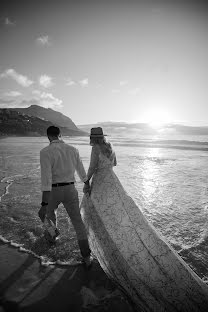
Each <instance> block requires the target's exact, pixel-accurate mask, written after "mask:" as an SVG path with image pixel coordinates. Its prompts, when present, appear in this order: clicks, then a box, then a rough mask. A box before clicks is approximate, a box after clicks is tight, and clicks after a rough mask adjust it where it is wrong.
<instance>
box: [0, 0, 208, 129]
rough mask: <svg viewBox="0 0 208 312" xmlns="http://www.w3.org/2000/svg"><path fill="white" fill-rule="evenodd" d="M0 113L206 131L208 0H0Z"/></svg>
mask: <svg viewBox="0 0 208 312" xmlns="http://www.w3.org/2000/svg"><path fill="white" fill-rule="evenodd" d="M0 42H1V46H0V108H4V107H6V108H9V107H28V106H30V105H32V104H35V105H40V106H43V107H47V108H52V109H54V110H57V111H60V112H62V113H63V114H65V115H67V116H69V117H70V118H71V119H72V120H73V121H74V122H75V124H77V125H83V124H90V123H96V122H103V121H126V122H149V123H152V124H154V123H156V124H157V123H160V122H182V123H188V124H200V125H201V124H203V125H208V92H207V90H208V88H207V82H208V75H207V69H208V57H207V55H208V5H206V1H204V2H203V1H199V0H198V1H185V0H184V1H183V0H181V1H177V0H175V1H169V0H166V1H162V0H160V1H157V0H155V1H150V0H149V1H148V0H146V1H144V0H143V1H140V0H137V1H136V0H135V1H131V0H128V1H123V0H120V1H114V0H111V1H108V0H105V1H99V0H97V1H88V0H85V1H80V0H75V1H71V0H68V1H67V0H65V1H64V0H58V1H57V0H54V1H47V0H45V1H44V0H41V1H39V0H35V1H34V0H33V1H31V0H27V1H23V0H18V1H14V0H12V1H11V0H6V1H4V0H0Z"/></svg>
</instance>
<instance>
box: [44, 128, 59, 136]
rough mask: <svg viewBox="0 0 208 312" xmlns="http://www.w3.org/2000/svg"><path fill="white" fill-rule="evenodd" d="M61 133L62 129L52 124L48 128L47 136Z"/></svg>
mask: <svg viewBox="0 0 208 312" xmlns="http://www.w3.org/2000/svg"><path fill="white" fill-rule="evenodd" d="M59 134H60V129H59V128H58V127H56V126H50V127H48V129H47V136H49V135H50V136H57V137H58V136H59Z"/></svg>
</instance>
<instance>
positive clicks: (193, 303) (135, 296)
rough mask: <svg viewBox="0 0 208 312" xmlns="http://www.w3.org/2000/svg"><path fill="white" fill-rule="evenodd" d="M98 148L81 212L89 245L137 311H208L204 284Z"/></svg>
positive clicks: (207, 287)
mask: <svg viewBox="0 0 208 312" xmlns="http://www.w3.org/2000/svg"><path fill="white" fill-rule="evenodd" d="M113 164H114V159H113V157H111V158H108V157H106V156H105V155H103V154H102V153H101V152H100V153H99V160H98V163H97V167H96V169H95V170H94V174H93V178H92V188H91V194H90V196H88V195H84V196H83V199H82V203H81V214H82V217H83V221H84V223H85V226H86V229H87V232H88V235H89V242H90V247H91V249H92V252H93V254H94V255H95V256H96V258H97V259H98V261H99V263H100V265H101V267H102V268H103V270H104V271H105V272H106V274H107V275H108V276H109V277H110V278H112V279H113V280H114V281H115V282H116V283H117V284H118V285H119V286H120V287H121V288H122V289H123V291H124V292H125V293H126V294H127V295H128V296H129V297H130V298H131V300H132V302H134V304H135V306H136V308H137V309H138V311H155V312H160V311H168V312H172V311H183V312H185V311H187V312H190V311H201V312H203V311H208V286H207V285H206V284H205V283H204V282H203V281H202V280H201V279H200V278H199V277H198V275H197V274H196V273H194V272H193V271H192V270H191V268H190V267H189V266H188V265H187V264H186V263H185V262H184V261H183V259H182V258H181V257H180V256H179V255H178V254H177V252H176V251H174V250H173V248H172V247H171V246H170V245H169V244H168V243H167V242H165V240H164V239H163V238H162V237H161V236H160V235H159V233H158V232H157V231H156V230H155V229H154V227H153V226H152V225H151V224H150V223H149V222H148V221H147V219H146V218H145V216H144V215H143V213H142V212H141V210H140V209H139V207H138V206H137V205H136V204H135V202H134V201H133V199H132V198H131V197H130V196H129V195H128V194H127V192H126V191H125V189H124V188H123V186H122V184H121V183H120V181H119V179H118V177H117V176H116V174H115V173H114V171H113Z"/></svg>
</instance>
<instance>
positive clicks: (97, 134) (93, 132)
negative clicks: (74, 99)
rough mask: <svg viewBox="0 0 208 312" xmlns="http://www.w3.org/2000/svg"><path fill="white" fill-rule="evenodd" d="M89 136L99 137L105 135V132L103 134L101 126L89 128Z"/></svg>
mask: <svg viewBox="0 0 208 312" xmlns="http://www.w3.org/2000/svg"><path fill="white" fill-rule="evenodd" d="M90 136H91V137H93V138H99V137H103V136H106V134H103V129H102V128H101V127H97V128H91V132H90Z"/></svg>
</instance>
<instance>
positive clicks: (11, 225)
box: [0, 137, 208, 312]
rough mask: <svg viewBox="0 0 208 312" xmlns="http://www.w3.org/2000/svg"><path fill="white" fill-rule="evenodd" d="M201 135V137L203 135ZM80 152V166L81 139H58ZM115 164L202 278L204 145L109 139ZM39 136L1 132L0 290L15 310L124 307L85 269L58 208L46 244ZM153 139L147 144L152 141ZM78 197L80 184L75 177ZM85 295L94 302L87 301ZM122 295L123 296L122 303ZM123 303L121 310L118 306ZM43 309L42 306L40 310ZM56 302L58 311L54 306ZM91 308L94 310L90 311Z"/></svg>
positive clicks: (85, 154)
mask: <svg viewBox="0 0 208 312" xmlns="http://www.w3.org/2000/svg"><path fill="white" fill-rule="evenodd" d="M202 139H204V142H206V141H205V139H206V138H202ZM64 140H65V141H66V142H67V143H69V144H72V145H73V146H75V147H77V148H78V150H79V151H80V155H81V158H82V160H83V163H84V166H85V168H86V169H87V168H88V165H89V159H90V146H89V142H88V138H81V137H80V138H67V137H66V138H64ZM111 142H113V145H114V149H115V151H116V154H117V161H118V165H117V167H116V168H115V169H114V170H115V172H116V174H117V175H118V177H119V179H120V181H121V182H122V184H123V186H124V188H125V189H126V190H127V192H128V193H129V195H130V196H131V197H132V198H133V199H134V200H135V202H136V203H137V205H138V207H139V209H141V210H142V212H143V213H144V215H145V216H146V218H147V219H148V220H149V221H150V222H151V223H152V224H153V225H154V227H155V228H156V230H157V231H158V232H159V233H160V234H161V235H163V236H164V238H165V239H166V240H167V241H168V242H169V243H170V244H171V246H172V247H173V248H174V249H175V250H176V251H177V252H178V253H179V254H180V256H181V257H182V258H183V259H184V260H185V262H186V263H187V264H188V265H189V266H190V267H191V268H192V269H193V270H194V271H195V273H197V274H198V275H199V276H200V277H201V278H202V279H203V280H204V281H205V282H207V280H208V270H207V267H208V262H207V253H208V249H207V240H208V235H207V219H208V218H207V207H208V205H207V202H208V199H207V175H208V172H207V170H208V169H207V157H208V156H207V152H206V150H205V149H204V145H205V143H204V142H203V141H202V140H200V138H198V139H197V140H196V138H189V140H188V139H186V140H185V141H184V138H183V139H181V138H178V139H174V142H171V141H170V140H168V141H165V140H163V141H161V139H160V140H152V139H151V140H149V139H146V138H145V140H144V139H135V138H132V137H131V138H117V137H113V138H111ZM47 144H48V140H47V138H45V137H31V138H29V137H8V138H3V139H2V140H1V152H0V181H1V183H0V240H1V243H0V249H1V250H0V254H1V257H0V258H1V259H0V286H1V287H0V295H1V297H2V296H3V298H4V299H3V304H4V305H5V301H4V300H9V301H10V300H11V301H14V302H17V303H18V305H19V307H20V309H21V311H45V310H50V311H57V310H60V311H69V310H70V311H127V312H128V309H130V311H131V309H132V306H131V304H129V302H127V301H126V300H127V298H126V297H125V295H124V294H123V293H122V292H120V290H118V288H117V287H116V285H114V284H113V281H111V280H109V279H108V277H107V276H106V275H105V273H104V272H103V270H102V269H101V268H100V266H99V264H98V262H97V261H96V259H94V262H93V266H92V269H91V270H90V271H89V272H87V271H86V270H85V269H84V267H83V265H82V264H81V256H80V252H79V248H78V244H77V240H76V234H75V232H74V229H73V226H72V224H71V222H70V220H69V219H68V216H67V214H66V211H65V209H64V207H63V206H62V205H60V207H59V209H58V228H59V229H60V233H61V235H60V239H59V240H58V241H57V243H56V245H55V246H49V245H48V244H47V242H46V240H45V239H44V235H43V232H44V229H43V225H42V223H41V221H40V219H39V218H38V210H39V208H40V202H41V191H40V164H39V152H40V149H41V148H43V147H44V146H46V145H47ZM153 145H154V147H153ZM76 180H77V182H76V187H77V189H78V193H79V199H80V201H81V200H82V187H83V185H82V183H81V182H80V180H79V178H78V177H76ZM86 298H88V299H89V301H90V300H91V302H92V303H93V304H87V302H88V301H87V300H88V299H86ZM124 302H125V303H124ZM123 307H125V308H124V310H122V309H123ZM41 309H42V310H41ZM61 309H62V310H61ZM93 309H94V310H93Z"/></svg>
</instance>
